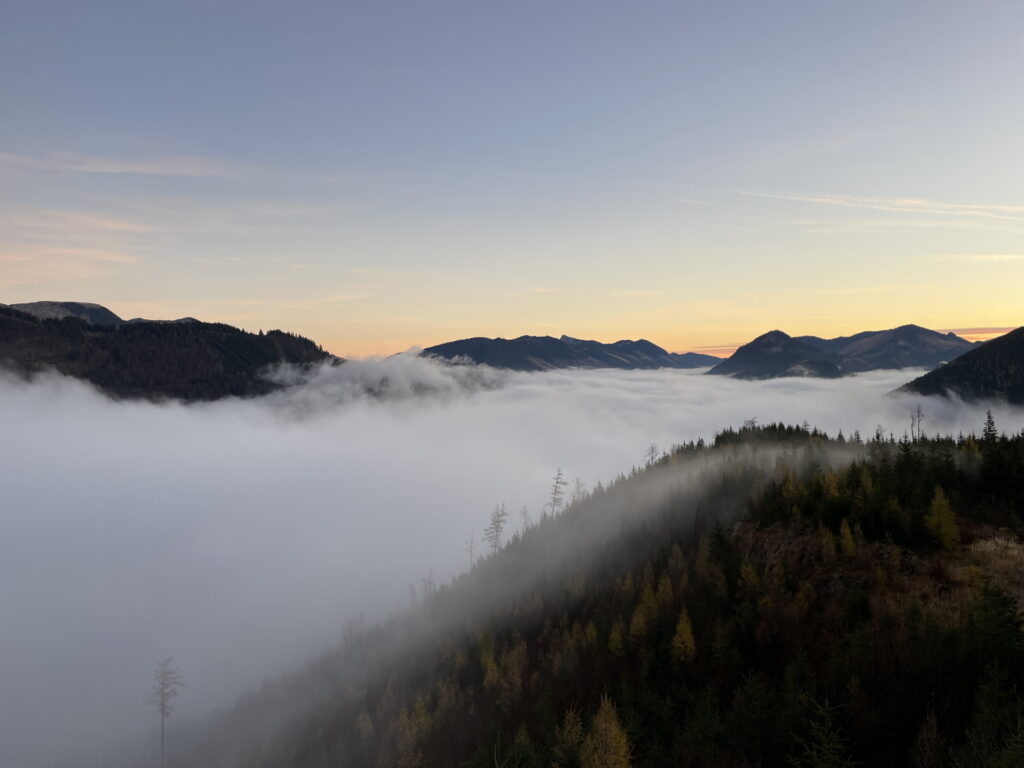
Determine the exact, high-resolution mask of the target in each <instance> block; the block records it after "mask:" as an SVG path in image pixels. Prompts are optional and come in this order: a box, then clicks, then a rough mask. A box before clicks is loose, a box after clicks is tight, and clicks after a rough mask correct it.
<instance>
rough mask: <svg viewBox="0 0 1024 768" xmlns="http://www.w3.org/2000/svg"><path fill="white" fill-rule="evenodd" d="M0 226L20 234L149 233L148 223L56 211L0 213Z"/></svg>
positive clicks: (85, 213)
mask: <svg viewBox="0 0 1024 768" xmlns="http://www.w3.org/2000/svg"><path fill="white" fill-rule="evenodd" d="M0 223H2V224H3V225H4V227H5V228H8V229H9V230H18V231H20V232H22V233H23V234H45V235H47V236H49V235H53V234H69V235H76V236H77V235H79V234H81V233H83V232H91V233H96V232H103V233H132V232H150V231H152V230H153V227H151V226H150V225H148V224H144V223H142V222H140V221H132V220H130V219H122V218H115V217H111V216H99V215H96V214H94V213H89V212H87V211H68V210H59V209H22V210H16V211H11V212H10V213H5V214H0Z"/></svg>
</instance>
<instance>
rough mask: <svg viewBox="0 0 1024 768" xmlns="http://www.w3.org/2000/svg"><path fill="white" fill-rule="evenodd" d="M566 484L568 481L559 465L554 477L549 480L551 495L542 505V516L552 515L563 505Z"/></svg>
mask: <svg viewBox="0 0 1024 768" xmlns="http://www.w3.org/2000/svg"><path fill="white" fill-rule="evenodd" d="M567 485H569V481H568V480H567V479H566V478H565V473H563V472H562V468H561V467H559V468H558V471H557V472H556V473H555V477H554V479H553V480H552V481H551V496H549V497H548V503H547V504H545V505H544V506H545V512H544V516H550V517H554V516H555V515H557V514H558V510H560V509H561V508H562V507H563V506H564V504H565V487H566V486H567Z"/></svg>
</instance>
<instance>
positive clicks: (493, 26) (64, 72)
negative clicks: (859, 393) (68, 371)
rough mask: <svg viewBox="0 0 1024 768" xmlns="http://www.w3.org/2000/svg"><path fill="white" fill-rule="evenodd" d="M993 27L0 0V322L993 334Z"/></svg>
mask: <svg viewBox="0 0 1024 768" xmlns="http://www.w3.org/2000/svg"><path fill="white" fill-rule="evenodd" d="M1022 29H1024V5H1022V4H1021V3H1019V2H1017V1H1016V0H1009V1H1007V2H998V1H996V0H991V1H990V0H963V1H962V2H950V1H944V2H935V0H928V1H927V2H925V1H916V2H913V1H912V2H903V3H892V2H887V1H886V2H875V1H874V0H836V1H835V2H820V0H813V1H812V0H807V1H805V2H797V1H794V0H779V1H778V2H772V3H765V2H762V1H760V0H749V1H747V0H737V1H736V2H728V3H696V2H671V3H669V2H655V1H651V2H646V1H645V2H622V1H621V0H620V1H617V2H609V1H608V0H564V1H563V2H551V1H550V0H521V1H519V2H515V3H481V2H478V1H476V0H466V1H465V2H450V1H449V0H434V1H432V2H430V3H424V2H421V1H420V0H416V1H411V0H410V1H409V2H391V1H389V0H379V1H377V2H358V1H353V2H299V3H284V2H277V3H270V2H260V1H259V0H246V1H245V2H235V1H234V0H214V1H211V0H203V2H190V1H187V0H182V1H181V2H176V3H145V2H138V1H137V0H130V1H127V0H126V1H123V2H89V3H83V2H78V1H77V0H75V1H69V2H50V1H48V0H29V1H28V2H23V1H22V0H3V2H0V104H2V105H3V106H2V119H0V302H5V303H16V302H21V301H34V300H76V301H93V302H98V303H101V304H103V305H105V306H108V307H109V308H111V309H112V310H114V311H115V312H117V313H118V314H120V315H122V316H124V317H135V316H142V317H150V318H161V319H163V318H175V317H182V316H194V317H198V318H201V319H204V320H211V321H214V320H215V321H222V322H228V323H232V324H234V325H238V326H241V327H244V328H247V329H249V330H257V329H268V328H284V329H286V330H291V331H294V332H297V333H301V334H303V335H306V336H309V337H311V338H313V339H315V340H316V341H318V342H319V343H321V344H323V345H324V346H325V347H327V348H328V349H329V350H330V351H332V352H334V353H336V354H340V355H344V356H366V355H381V354H390V353H394V352H398V351H402V350H405V349H408V348H410V347H416V346H429V345H431V344H435V343H439V342H442V341H447V340H450V339H454V338H462V337H467V336H478V335H483V336H505V337H513V336H518V335H520V334H527V333H529V334H553V335H559V334H562V333H567V334H569V335H573V336H578V337H585V338H596V339H600V340H603V341H611V340H615V339H619V338H639V337H644V338H648V339H650V340H652V341H654V342H656V343H658V344H660V345H662V346H664V347H666V348H668V349H670V350H672V351H685V350H693V349H705V350H710V351H715V350H724V349H727V348H728V347H730V346H734V345H735V344H737V343H741V342H745V341H747V340H749V339H751V338H753V337H754V336H756V335H758V334H760V333H762V332H765V331H767V330H770V329H773V328H780V329H782V330H785V331H787V332H789V333H792V334H794V335H796V334H804V333H814V334H818V335H823V336H832V335H840V334H849V333H853V332H858V331H862V330H872V329H881V328H888V327H893V326H896V325H900V324H903V323H910V322H913V323H917V324H920V325H924V326H927V327H931V328H937V329H944V330H945V329H967V328H970V329H992V328H1009V327H1015V326H1018V325H1021V324H1022V323H1024V317H1022V315H1024V313H1022V311H1021V307H1022V302H1021V299H1020V296H1021V294H1022V289H1024V187H1022V185H1021V183H1020V180H1021V179H1022V178H1024V133H1022V132H1021V130H1020V126H1021V125H1024V100H1022V99H1021V98H1020V84H1021V82H1024V45H1022V43H1024V40H1022V33H1021V30H1022ZM989 333H991V332H985V331H982V332H979V336H980V337H984V336H985V335H986V334H989Z"/></svg>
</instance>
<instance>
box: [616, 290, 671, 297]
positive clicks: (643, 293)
mask: <svg viewBox="0 0 1024 768" xmlns="http://www.w3.org/2000/svg"><path fill="white" fill-rule="evenodd" d="M665 293H666V292H665V291H660V290H653V289H642V288H638V289H625V290H620V291H612V292H611V295H612V296H616V297H619V298H624V299H643V298H647V297H649V296H663V295H664V294H665Z"/></svg>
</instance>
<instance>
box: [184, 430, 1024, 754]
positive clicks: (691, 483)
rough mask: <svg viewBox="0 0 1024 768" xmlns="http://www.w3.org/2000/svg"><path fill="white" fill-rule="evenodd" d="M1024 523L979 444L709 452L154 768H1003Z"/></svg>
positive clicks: (333, 658) (1017, 447) (1016, 699)
mask: <svg viewBox="0 0 1024 768" xmlns="http://www.w3.org/2000/svg"><path fill="white" fill-rule="evenodd" d="M557 488H558V486H557V484H556V486H555V491H557ZM1022 510H1024V434H1019V435H1013V436H1006V435H1002V434H999V432H998V430H997V428H996V426H995V425H994V424H993V423H992V422H991V421H990V422H989V423H987V424H986V425H985V428H984V430H983V432H982V434H981V435H980V436H959V437H926V436H923V435H915V436H914V437H913V438H903V439H902V440H896V439H894V438H893V437H891V436H883V435H881V434H879V435H876V436H875V437H873V438H872V439H870V440H868V441H862V440H861V438H860V436H859V435H855V436H854V437H853V438H852V439H844V438H842V437H838V438H829V437H827V436H825V435H823V434H821V433H819V432H817V431H815V430H809V429H807V428H804V427H786V426H782V425H773V426H767V427H756V426H752V425H748V426H747V427H745V428H743V429H741V430H737V431H733V430H727V431H725V432H723V433H721V434H719V435H718V436H717V438H716V439H715V440H714V442H713V443H712V444H704V443H702V442H698V443H691V444H687V445H681V446H677V447H675V448H674V449H673V450H672V451H670V452H668V453H667V454H665V455H662V456H661V457H658V458H654V457H652V460H651V461H650V462H649V463H648V465H647V466H646V467H643V468H639V469H635V470H634V471H633V472H632V473H630V474H629V475H628V476H623V477H620V478H618V479H617V480H616V481H615V482H613V483H611V484H610V485H608V486H607V487H601V486H598V487H597V488H595V489H594V490H593V491H592V492H590V493H586V494H579V495H577V497H576V498H575V499H574V500H572V501H570V502H568V503H566V504H564V505H559V504H557V503H552V504H551V505H550V507H549V509H548V510H547V511H546V512H545V515H544V517H543V519H541V520H539V521H538V522H537V523H536V524H533V525H530V526H528V527H526V529H525V530H520V531H517V532H516V534H515V535H513V536H512V538H511V540H510V541H509V542H508V543H507V544H506V545H505V546H504V547H501V548H498V547H496V548H495V549H496V551H495V552H493V553H491V554H488V555H487V556H485V557H483V558H481V559H479V560H478V561H477V562H475V563H474V565H473V567H472V568H471V569H470V571H469V572H468V573H465V574H463V575H461V576H459V577H458V578H456V579H455V580H453V581H452V582H451V583H448V584H444V585H440V586H436V585H434V584H432V583H431V580H429V579H427V580H425V582H424V584H423V586H422V587H421V588H420V589H419V590H418V596H417V599H416V602H415V604H414V605H412V606H411V607H410V609H409V610H408V611H407V612H405V613H403V614H402V615H400V616H396V617H394V618H392V619H390V620H388V621H386V622H383V623H380V624H377V625H373V626H367V625H364V624H360V623H353V625H352V626H350V627H349V629H348V631H347V633H346V639H345V641H344V642H343V643H342V644H341V645H340V646H339V648H338V649H337V650H336V651H335V652H333V653H332V654H330V655H328V656H326V657H324V658H322V659H320V660H318V661H317V662H315V663H313V664H310V665H309V666H308V667H307V668H306V669H304V670H303V671H301V672H299V673H296V674H294V675H292V676H290V677H288V678H285V679H283V680H280V681H278V682H275V683H268V684H267V685H265V686H264V688H263V689H261V690H260V691H256V692H254V693H253V694H251V695H250V696H248V697H246V698H245V699H243V700H241V701H239V702H238V704H237V706H236V707H235V708H234V710H232V711H231V712H229V713H225V714H224V715H223V716H222V717H221V718H220V719H219V720H217V721H216V723H215V724H214V725H212V726H211V727H205V728H202V729H198V730H196V731H195V732H193V733H190V734H188V735H187V737H186V736H185V735H184V734H183V735H182V744H181V747H180V750H179V751H178V752H177V753H176V760H177V762H176V763H175V764H178V765H238V766H241V765H246V766H258V765H267V766H270V765H275V766H279V765H291V766H328V765H331V766H336V765H343V766H402V767H403V768H412V767H414V766H481V768H482V767H483V766H495V765H497V766H522V767H524V768H525V767H527V766H538V767H540V766H543V768H551V766H561V767H563V768H569V767H570V766H583V767H584V768H595V767H596V766H605V767H611V766H627V765H632V766H652V767H653V766H665V765H681V766H772V765H786V766H847V765H881V766H889V765H891V766H906V765H916V766H994V767H996V766H1011V765H1021V764H1024V730H1022V723H1024V720H1022V715H1024V707H1022V704H1024V703H1022V700H1021V697H1020V691H1021V690H1024V688H1022V686H1024V635H1022V628H1021V620H1020V613H1019V600H1020V598H1021V595H1022V594H1024V592H1022V590H1024V558H1022V555H1024V547H1022V545H1021V543H1020V535H1021V533H1022V531H1024V526H1022V521H1021V511H1022ZM492 520H493V516H492Z"/></svg>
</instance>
